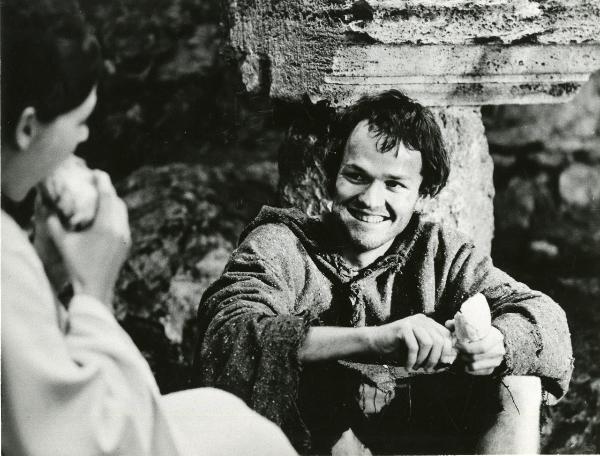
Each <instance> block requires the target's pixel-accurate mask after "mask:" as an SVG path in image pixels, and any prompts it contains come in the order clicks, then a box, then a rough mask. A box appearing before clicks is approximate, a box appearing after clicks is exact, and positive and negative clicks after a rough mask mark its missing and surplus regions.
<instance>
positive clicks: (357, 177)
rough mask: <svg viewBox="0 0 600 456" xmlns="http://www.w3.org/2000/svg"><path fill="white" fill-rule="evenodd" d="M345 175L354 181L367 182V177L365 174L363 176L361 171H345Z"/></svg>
mask: <svg viewBox="0 0 600 456" xmlns="http://www.w3.org/2000/svg"><path fill="white" fill-rule="evenodd" d="M344 177H345V178H346V179H347V180H349V181H350V182H353V183H364V182H367V178H366V177H365V176H363V175H362V174H361V173H357V172H355V171H346V172H345V173H344Z"/></svg>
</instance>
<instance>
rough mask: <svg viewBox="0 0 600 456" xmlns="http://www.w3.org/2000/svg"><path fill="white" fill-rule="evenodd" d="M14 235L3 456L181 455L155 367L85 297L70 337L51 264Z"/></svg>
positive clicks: (5, 333) (6, 308) (77, 303)
mask: <svg viewBox="0 0 600 456" xmlns="http://www.w3.org/2000/svg"><path fill="white" fill-rule="evenodd" d="M3 225H4V226H2V229H3V231H4V229H5V228H6V225H5V224H4V223H3ZM4 234H5V233H4V232H3V236H2V241H3V245H2V290H1V297H2V451H3V453H4V454H11V455H14V454H16V455H19V454H26V455H31V456H36V455H44V456H47V455H62V456H68V455H78V456H80V455H88V454H123V455H125V454H126V455H150V454H153V453H155V452H156V451H157V448H162V449H164V450H165V451H168V452H165V453H162V454H176V452H175V450H174V447H173V446H172V443H171V442H169V441H168V440H169V438H168V435H165V434H164V433H166V432H167V429H166V428H162V429H158V427H159V426H157V423H159V422H162V421H163V420H162V418H161V417H160V415H161V411H160V407H159V402H160V395H159V392H158V389H157V386H156V383H155V381H154V379H153V377H152V373H151V372H150V369H149V366H148V365H147V363H146V361H145V360H144V358H143V357H142V355H141V353H140V352H139V351H138V350H137V348H136V347H135V346H134V344H133V342H132V341H131V339H130V338H129V337H128V336H127V334H126V333H125V332H124V331H123V330H122V329H121V328H120V326H119V325H118V323H117V321H116V320H115V319H114V317H113V316H112V314H111V313H110V311H109V310H108V309H107V308H106V307H105V306H104V305H103V304H102V303H101V302H98V301H97V300H95V299H94V298H92V297H89V296H75V297H74V298H73V300H72V302H71V303H70V308H69V313H70V324H69V329H68V331H67V332H66V334H65V333H63V332H62V331H61V330H60V329H59V325H58V320H57V311H56V307H55V302H54V297H53V294H52V291H51V288H50V285H49V283H48V280H47V278H46V276H45V274H44V271H43V267H42V265H41V262H40V261H39V259H38V258H37V256H36V255H35V252H34V251H33V249H31V248H30V247H31V246H30V245H29V244H27V245H25V244H24V243H23V242H21V239H17V240H16V242H15V244H14V245H10V244H12V242H13V241H14V239H7V237H6V236H5V235H4ZM7 243H9V245H7ZM160 427H162V426H160Z"/></svg>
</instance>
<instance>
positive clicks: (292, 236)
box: [195, 208, 573, 450]
mask: <svg viewBox="0 0 600 456" xmlns="http://www.w3.org/2000/svg"><path fill="white" fill-rule="evenodd" d="M330 223H331V222H330V220H329V218H328V217H327V216H325V217H323V218H314V217H308V216H306V215H305V214H303V213H302V212H300V211H298V210H295V209H274V208H263V210H262V211H261V212H260V214H259V215H258V217H257V218H256V219H255V220H254V221H253V222H252V223H251V224H250V225H249V226H248V228H247V229H246V230H245V232H244V233H243V234H242V237H241V241H240V244H239V247H238V248H237V249H236V250H235V251H234V252H233V254H232V257H231V259H230V261H229V263H228V264H227V266H226V268H225V270H224V272H223V274H222V276H221V277H220V278H219V279H218V280H217V281H216V282H215V283H214V284H213V285H212V286H211V287H209V289H208V290H207V291H206V292H205V293H204V295H203V297H202V300H201V303H200V306H199V309H198V325H199V327H200V340H199V344H198V347H197V353H196V360H195V375H196V380H197V381H198V382H199V383H200V384H202V385H210V386H216V387H219V388H223V389H225V390H227V391H230V392H232V393H234V394H236V395H238V396H239V397H241V398H243V399H244V400H245V401H246V403H248V404H249V405H250V406H251V407H252V408H254V409H255V410H257V411H258V412H259V413H261V414H263V415H264V416H266V417H267V418H269V419H271V420H272V421H274V422H275V423H277V424H278V425H280V426H281V427H282V429H283V430H284V432H285V433H286V434H287V435H288V437H290V439H291V440H292V442H293V443H294V444H295V445H296V447H297V448H299V449H300V450H308V449H310V448H311V447H313V448H314V446H313V444H312V443H311V433H310V432H309V429H310V430H311V432H314V429H313V427H311V423H310V422H309V421H310V420H311V416H315V415H314V411H313V412H310V411H307V409H306V408H305V406H304V403H303V402H304V401H305V399H306V398H308V400H310V397H311V396H313V397H321V396H319V391H318V390H322V391H330V392H332V393H331V394H332V395H335V394H337V393H336V391H338V390H343V389H345V388H346V386H344V385H345V384H353V385H354V386H356V387H360V385H363V386H364V385H365V384H370V385H374V386H375V387H377V388H378V389H380V390H381V391H388V390H389V389H388V390H386V388H385V385H382V383H384V382H385V381H384V377H385V376H384V375H382V373H381V372H377V369H375V372H371V371H369V369H368V368H366V369H362V370H361V369H358V370H356V369H353V368H352V366H349V365H340V363H321V364H320V365H319V366H316V367H315V366H308V365H307V366H302V365H301V363H300V362H299V360H298V349H299V347H300V346H301V344H302V343H303V341H304V338H305V336H306V333H307V331H308V329H309V327H310V326H317V325H337V326H355V327H356V326H365V325H369V326H371V325H381V324H384V323H388V322H390V321H394V320H398V319H401V318H404V317H407V316H409V315H412V314H416V313H425V314H427V315H428V316H430V317H432V318H434V319H435V320H436V321H438V322H440V323H441V324H443V323H444V322H445V321H446V320H448V319H451V318H453V316H454V314H455V312H456V311H457V310H458V309H459V308H460V305H461V304H462V303H463V302H464V301H465V300H466V299H467V298H469V297H470V296H473V295H474V294H476V293H478V292H481V293H483V295H484V296H485V297H486V298H487V300H488V303H489V305H490V308H491V311H492V324H493V325H494V326H495V327H496V328H498V329H499V330H500V331H501V332H502V334H503V335H504V343H505V347H506V355H505V363H504V364H505V365H504V366H503V371H502V372H503V374H506V375H533V376H539V377H540V378H541V380H542V385H543V387H544V391H545V394H546V396H547V397H546V399H547V401H549V402H554V401H556V400H557V399H559V398H561V397H562V396H563V395H564V394H565V392H566V390H567V387H568V384H569V380H570V376H571V372H572V366H573V359H572V350H571V342H570V334H569V329H568V326H567V321H566V318H565V314H564V312H563V310H562V309H561V308H560V307H559V306H558V304H556V303H555V302H554V301H553V300H552V299H550V298H549V297H548V296H546V295H544V294H543V293H540V292H538V291H533V290H531V289H529V288H528V287H527V286H525V285H524V284H522V283H519V282H517V281H515V280H514V279H512V278H511V277H510V276H508V275H507V274H505V273H504V272H502V271H500V270H499V269H497V268H495V267H494V266H493V264H492V261H491V259H490V258H489V256H487V255H484V254H481V253H480V252H479V251H478V249H477V248H476V247H475V246H474V245H473V244H472V243H470V242H469V241H468V240H467V239H466V238H465V237H464V236H463V235H462V234H460V233H458V232H457V231H455V230H453V229H450V228H448V227H445V226H443V225H439V224H434V223H429V222H423V221H422V220H421V219H420V217H419V216H418V215H417V214H415V215H414V216H413V218H412V220H411V221H410V223H409V225H408V226H407V227H406V229H405V230H404V232H403V233H401V234H400V235H399V236H398V237H397V238H396V239H395V241H394V242H393V244H392V246H391V247H390V249H389V250H388V252H387V253H386V254H385V255H383V256H382V257H380V258H379V259H378V260H376V261H375V262H374V263H373V264H371V265H370V266H368V267H366V268H364V269H362V270H360V271H351V270H350V269H349V268H348V267H347V265H345V263H344V261H343V260H342V259H341V257H340V255H339V252H338V250H339V248H338V247H336V241H335V236H334V234H333V233H335V230H334V229H333V228H332V225H330ZM327 364H329V365H330V366H333V365H335V367H333V370H329V371H327V370H326V369H325V368H326V366H327ZM313 367H314V369H313ZM323 369H325V370H323ZM380 370H381V369H380ZM317 372H321V374H320V375H321V377H320V378H319V379H318V380H316V381H313V380H310V379H308V377H310V376H311V375H312V374H315V373H317ZM323 372H327V374H323ZM323 375H327V376H328V378H324V377H323ZM328 382H335V385H334V386H333V387H330V386H326V384H327V383H328ZM303 385H304V386H306V385H312V386H310V388H312V393H311V392H310V389H309V392H308V393H306V391H305V390H304V389H303V388H304V386H303ZM328 400H329V398H328V397H324V398H323V401H324V402H322V403H321V407H323V408H327V407H336V405H335V404H334V405H332V404H333V402H332V403H331V404H329V403H328V402H327V401H328ZM363 405H364V404H363ZM342 409H343V407H342V408H341V409H339V410H342ZM363 412H364V413H367V412H366V411H365V410H364V407H363ZM326 413H327V412H326V411H323V414H326ZM339 416H340V415H339V414H338V415H336V417H332V419H333V420H337V419H339ZM342 430H343V429H342Z"/></svg>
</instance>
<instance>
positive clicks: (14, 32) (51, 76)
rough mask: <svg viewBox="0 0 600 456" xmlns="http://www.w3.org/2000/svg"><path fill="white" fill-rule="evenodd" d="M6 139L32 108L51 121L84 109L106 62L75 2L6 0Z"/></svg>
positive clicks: (3, 11)
mask: <svg viewBox="0 0 600 456" xmlns="http://www.w3.org/2000/svg"><path fill="white" fill-rule="evenodd" d="M0 5H1V6H0V7H1V15H2V44H1V47H2V133H3V135H2V140H3V143H6V142H14V132H15V128H16V124H17V121H18V119H19V116H20V115H21V113H22V112H23V110H24V109H25V108H27V107H29V106H32V107H34V108H35V110H36V115H37V117H38V119H39V120H40V121H41V122H50V121H52V120H53V119H55V118H56V117H58V116H59V115H61V114H64V113H66V112H68V111H70V110H72V109H74V108H75V107H77V106H79V105H80V104H81V103H82V102H83V101H84V100H85V99H86V97H87V96H88V94H89V93H90V91H91V90H92V88H93V87H94V85H96V84H97V82H98V80H99V79H100V76H101V74H102V72H103V68H104V64H103V61H102V55H101V52H100V46H99V44H98V42H97V41H96V38H95V37H94V36H93V35H92V34H91V32H90V30H89V28H88V27H87V25H86V23H85V21H84V18H83V15H82V14H81V11H80V10H79V7H78V4H77V3H76V2H75V1H73V0H2V2H1V4H0Z"/></svg>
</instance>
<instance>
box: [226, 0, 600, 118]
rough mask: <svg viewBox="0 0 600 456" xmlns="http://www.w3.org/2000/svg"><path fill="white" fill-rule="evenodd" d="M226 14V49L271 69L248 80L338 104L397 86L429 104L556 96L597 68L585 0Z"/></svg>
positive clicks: (292, 5) (421, 0)
mask: <svg viewBox="0 0 600 456" xmlns="http://www.w3.org/2000/svg"><path fill="white" fill-rule="evenodd" d="M229 11H230V14H229V17H228V19H229V24H228V25H229V28H230V38H231V43H232V45H233V46H234V48H235V49H237V50H238V51H239V53H240V55H241V58H242V59H244V58H245V59H246V62H254V61H256V58H257V57H256V56H260V59H261V61H262V65H263V67H264V68H263V70H262V71H263V72H266V73H267V74H268V75H269V77H262V78H260V77H259V70H258V69H256V70H255V71H256V73H257V76H256V77H255V78H249V80H250V81H256V80H260V82H259V84H261V85H263V86H264V87H265V88H268V89H269V90H270V95H271V96H272V97H274V98H279V99H288V100H299V99H300V97H301V96H302V95H303V94H305V93H306V94H309V96H310V97H311V99H312V100H313V101H317V100H319V99H328V100H331V101H333V102H334V103H335V104H339V105H345V104H348V103H351V102H352V101H354V100H356V98H358V97H359V96H361V95H363V94H365V93H371V92H374V91H381V90H385V89H387V88H390V87H396V88H401V89H402V90H404V91H405V92H406V93H408V94H409V95H410V96H412V97H413V98H416V99H417V100H419V101H421V102H423V103H425V104H428V105H441V106H444V105H457V104H458V105H464V104H470V105H482V104H492V103H533V102H538V103H539V102H556V101H557V100H564V99H566V98H569V97H571V96H572V95H574V93H575V92H576V90H577V89H578V88H579V87H580V86H581V85H582V84H583V83H584V82H585V81H586V80H587V78H588V76H589V74H590V73H591V72H592V71H594V70H595V69H597V68H598V67H600V41H599V38H598V37H599V36H600V6H599V5H598V4H597V2H595V1H594V0H549V1H541V0H538V1H534V0H513V1H498V0H487V1H485V0H484V1H478V2H474V1H471V0H452V1H446V2H432V1H430V0H406V1H400V0H395V1H394V0H387V1H368V0H356V1H347V0H346V1H339V2H326V1H323V0H311V1H305V2H294V1H281V2H272V1H265V0H262V1H256V2H246V1H232V2H230V3H229ZM244 65H245V66H246V67H248V68H252V65H251V64H247V63H245V64H244ZM249 88H251V89H253V90H256V88H257V85H256V84H255V83H254V82H252V84H251V87H250V86H249Z"/></svg>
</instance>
